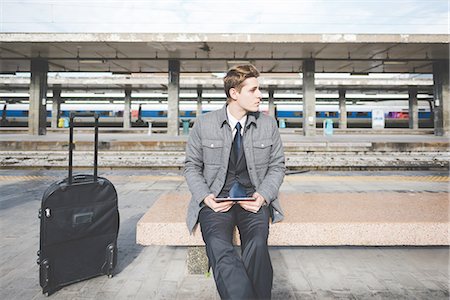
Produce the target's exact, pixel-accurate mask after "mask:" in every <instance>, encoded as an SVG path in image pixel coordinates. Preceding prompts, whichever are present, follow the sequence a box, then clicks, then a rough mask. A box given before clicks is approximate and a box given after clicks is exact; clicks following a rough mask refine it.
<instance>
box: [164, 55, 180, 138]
mask: <svg viewBox="0 0 450 300" xmlns="http://www.w3.org/2000/svg"><path fill="white" fill-rule="evenodd" d="M167 96H168V98H167V134H168V135H171V136H178V135H179V120H178V119H179V96H180V61H179V60H169V85H168V91H167Z"/></svg>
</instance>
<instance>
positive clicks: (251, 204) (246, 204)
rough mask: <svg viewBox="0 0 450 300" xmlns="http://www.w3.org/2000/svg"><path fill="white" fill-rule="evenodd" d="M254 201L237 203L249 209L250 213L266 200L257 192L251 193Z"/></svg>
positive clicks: (255, 211) (256, 210) (255, 210)
mask: <svg viewBox="0 0 450 300" xmlns="http://www.w3.org/2000/svg"><path fill="white" fill-rule="evenodd" d="M252 197H253V198H255V199H256V200H254V201H239V202H238V204H239V205H240V206H241V207H242V208H243V209H245V210H248V211H251V212H252V213H257V212H258V211H259V209H260V208H261V206H263V205H264V204H265V203H266V200H265V199H264V197H263V196H261V195H260V194H259V193H257V192H255V193H253V196H252Z"/></svg>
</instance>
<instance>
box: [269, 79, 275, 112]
mask: <svg viewBox="0 0 450 300" xmlns="http://www.w3.org/2000/svg"><path fill="white" fill-rule="evenodd" d="M274 94H275V86H273V85H269V116H271V117H274V118H276V116H275V102H274V97H273V96H274Z"/></svg>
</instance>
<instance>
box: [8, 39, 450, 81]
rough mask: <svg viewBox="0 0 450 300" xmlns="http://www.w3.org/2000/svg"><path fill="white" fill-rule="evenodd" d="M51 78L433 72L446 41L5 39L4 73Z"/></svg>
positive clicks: (445, 56)
mask: <svg viewBox="0 0 450 300" xmlns="http://www.w3.org/2000/svg"><path fill="white" fill-rule="evenodd" d="M37 57H41V58H45V59H48V61H49V70H50V71H52V72H63V71H68V72H78V71H80V72H115V73H127V74H129V73H160V72H163V73H165V72H167V71H168V60H169V59H176V60H180V64H181V72H186V73H211V72H224V71H226V70H227V69H228V68H229V67H231V66H232V65H234V64H239V63H253V64H254V65H256V66H257V67H258V69H259V70H260V71H262V72H264V73H271V72H274V73H298V72H302V61H303V60H305V59H310V58H313V59H315V61H316V72H327V73H352V72H353V73H383V72H386V73H432V64H433V62H434V61H439V60H447V63H448V59H449V36H448V35H389V34H388V35H373V34H372V35H354V34H322V35H315V34H312V35H297V34H294V35H292V34H287V35H286V34H284V35H283V34H143V33H142V34H141V33H136V34H125V33H121V34H112V33H108V34H98V33H97V34H95V33H92V34H90V33H89V34H87V33H76V34H50V33H48V34H44V33H43V34H36V33H0V73H14V72H29V71H30V60H31V59H32V58H37Z"/></svg>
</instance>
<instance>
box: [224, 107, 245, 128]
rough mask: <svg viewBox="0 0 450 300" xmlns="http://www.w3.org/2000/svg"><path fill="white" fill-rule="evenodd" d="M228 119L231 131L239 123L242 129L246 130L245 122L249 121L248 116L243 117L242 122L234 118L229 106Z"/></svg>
mask: <svg viewBox="0 0 450 300" xmlns="http://www.w3.org/2000/svg"><path fill="white" fill-rule="evenodd" d="M227 117H228V122H229V123H230V127H231V129H234V128H235V127H236V124H237V123H238V122H239V123H241V128H244V126H245V122H246V121H247V115H245V116H243V117H242V119H240V120H238V119H236V118H235V117H233V115H232V114H231V112H230V109H229V107H228V106H227Z"/></svg>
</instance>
